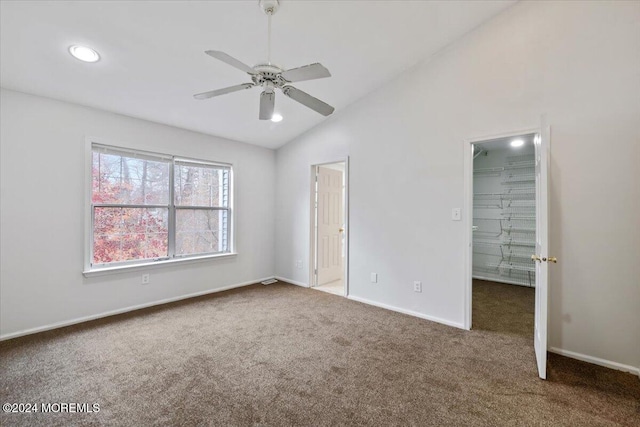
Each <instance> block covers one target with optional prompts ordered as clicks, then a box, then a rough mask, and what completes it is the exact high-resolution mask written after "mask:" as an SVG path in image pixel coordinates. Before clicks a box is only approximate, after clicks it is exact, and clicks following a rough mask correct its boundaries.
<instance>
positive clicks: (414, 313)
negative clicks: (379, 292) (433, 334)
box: [347, 295, 464, 329]
mask: <svg viewBox="0 0 640 427" xmlns="http://www.w3.org/2000/svg"><path fill="white" fill-rule="evenodd" d="M347 298H349V299H352V300H354V301H358V302H361V303H364V304H368V305H373V306H376V307H380V308H384V309H387V310H391V311H397V312H398V313H402V314H408V315H409V316H414V317H419V318H421V319H425V320H430V321H432V322H436V323H442V324H443V325H447V326H453V327H454V328H459V329H464V325H463V324H462V323H457V322H452V321H450V320H445V319H441V318H439V317H435V316H429V315H427V314H422V313H418V312H417V311H412V310H406V309H404V308H399V307H394V306H392V305H387V304H383V303H380V302H376V301H371V300H368V299H366V298H360V297H356V296H353V295H348V296H347Z"/></svg>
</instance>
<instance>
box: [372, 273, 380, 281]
mask: <svg viewBox="0 0 640 427" xmlns="http://www.w3.org/2000/svg"><path fill="white" fill-rule="evenodd" d="M371 283H378V273H371Z"/></svg>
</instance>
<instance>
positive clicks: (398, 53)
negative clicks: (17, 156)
mask: <svg viewBox="0 0 640 427" xmlns="http://www.w3.org/2000/svg"><path fill="white" fill-rule="evenodd" d="M513 3H514V2H513V1H361V0H356V1H325V0H322V1H302V0H296V1H294V0H281V7H280V10H279V11H278V13H277V14H276V15H274V17H273V21H272V26H273V29H272V31H273V36H272V55H271V56H272V62H274V63H276V64H279V65H281V66H282V67H283V68H294V67H298V66H302V65H305V64H309V63H313V62H320V63H322V64H323V65H324V66H325V67H327V68H328V69H329V70H330V71H331V74H332V77H330V78H325V79H321V80H314V81H306V82H299V83H296V86H297V87H298V88H299V89H301V90H304V91H306V92H308V93H309V94H311V95H313V96H315V97H317V98H320V99H321V100H323V101H325V102H327V103H329V104H331V105H333V106H334V107H336V112H335V113H334V114H340V110H341V109H342V108H344V107H346V106H347V105H349V104H351V103H353V102H354V101H356V100H357V99H359V98H361V97H362V96H364V95H365V94H367V93H368V92H370V91H372V90H374V89H376V88H377V87H379V86H381V85H382V84H384V83H385V82H386V81H388V80H389V79H391V78H393V77H394V76H396V75H397V74H399V73H400V72H402V71H403V70H405V69H407V68H408V67H410V66H412V65H413V64H416V63H417V62H419V61H421V60H423V59H425V58H427V57H428V56H430V55H432V54H434V53H435V52H437V51H438V50H440V49H442V48H443V47H444V46H446V45H448V44H449V43H451V42H452V41H454V40H456V39H458V38H460V37H461V36H463V35H464V34H465V33H467V32H469V31H470V30H472V29H473V28H475V27H476V26H478V25H480V24H481V23H482V22H484V21H486V20H488V19H490V18H491V17H493V16H494V15H496V14H498V13H499V12H501V11H502V10H504V9H505V8H507V7H508V6H510V5H511V4H513ZM0 12H1V13H0V16H1V21H0V40H1V45H0V49H1V50H0V72H1V78H2V80H1V84H2V86H3V87H5V88H8V89H13V90H18V91H22V92H27V93H32V94H36V95H42V96H46V97H51V98H55V99H60V100H64V101H69V102H74V103H77V104H81V105H86V106H91V107H96V108H100V109H103V110H107V111H112V112H115V113H120V114H125V115H128V116H133V117H138V118H142V119H147V120H151V121H154V122H159V123H164V124H169V125H173V126H178V127H181V128H185V129H190V130H194V131H198V132H202V133H206V134H210V135H216V136H221V137H225V138H229V139H232V140H237V141H243V142H248V143H251V144H257V145H261V146H265V147H269V148H277V147H279V146H281V145H283V144H284V143H286V142H288V141H290V140H291V139H293V138H295V137H296V136H298V135H300V134H301V133H303V132H305V131H307V130H308V129H310V128H312V127H313V126H316V125H317V124H319V123H320V122H322V121H323V120H326V118H325V117H323V116H321V115H319V114H318V113H316V112H314V111H312V110H309V109H307V108H306V107H304V106H302V105H300V104H298V103H296V102H295V101H293V100H291V99H289V98H287V97H285V96H283V95H282V93H280V92H278V93H277V94H276V112H278V113H280V114H282V116H284V120H283V121H281V122H279V123H272V122H270V121H260V120H258V105H259V96H260V90H259V89H256V88H253V89H250V90H245V91H241V92H236V93H232V94H228V95H224V96H221V97H217V98H213V99H209V100H205V101H197V100H194V99H193V96H192V95H193V94H195V93H199V92H204V91H208V90H212V89H217V88H222V87H226V86H231V85H235V84H239V83H243V82H247V81H249V79H248V76H247V75H246V74H244V73H243V72H241V71H239V70H237V69H235V68H232V67H230V66H228V65H226V64H224V63H221V62H219V61H217V60H215V59H213V58H211V57H209V56H207V55H205V54H204V53H203V52H204V51H205V50H209V49H213V50H221V51H224V52H226V53H228V54H230V55H232V56H234V57H236V58H238V59H239V60H241V61H243V62H245V63H247V64H249V65H254V64H256V63H259V62H263V61H264V60H265V59H266V45H267V40H266V34H267V18H266V15H265V14H264V13H263V12H262V10H261V9H260V8H259V7H258V1H257V0H251V1H238V0H234V1H209V2H205V1H193V2H186V1H72V2H65V1H50V2H44V1H42V2H20V1H15V2H5V1H3V2H2V3H1V10H0ZM73 44H84V45H88V46H90V47H92V48H94V49H96V50H97V51H98V52H99V53H100V55H101V60H100V61H99V62H96V63H93V64H86V63H82V62H80V61H78V60H76V59H74V58H72V57H71V56H70V55H69V53H68V51H67V49H68V47H69V46H70V45H73Z"/></svg>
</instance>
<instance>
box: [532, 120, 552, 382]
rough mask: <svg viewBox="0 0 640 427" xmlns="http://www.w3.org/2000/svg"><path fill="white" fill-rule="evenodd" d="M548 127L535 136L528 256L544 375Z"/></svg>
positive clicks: (539, 359)
mask: <svg viewBox="0 0 640 427" xmlns="http://www.w3.org/2000/svg"><path fill="white" fill-rule="evenodd" d="M550 136H551V132H550V128H549V127H548V126H547V125H546V123H544V121H543V123H542V127H541V132H540V134H539V135H537V136H536V138H535V150H536V152H535V156H536V162H535V174H536V253H535V254H533V255H532V256H531V258H532V259H533V260H534V261H535V265H536V275H535V277H536V285H535V286H536V308H535V320H534V322H535V329H534V337H533V341H534V348H535V352H536V361H537V363H538V375H539V376H540V378H542V379H546V378H547V324H548V322H547V305H548V295H549V292H548V288H549V263H550V262H556V259H555V258H553V257H549V228H548V220H549V191H548V188H549V143H550V141H549V140H550Z"/></svg>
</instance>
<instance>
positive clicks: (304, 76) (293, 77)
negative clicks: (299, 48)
mask: <svg viewBox="0 0 640 427" xmlns="http://www.w3.org/2000/svg"><path fill="white" fill-rule="evenodd" d="M282 77H284V78H285V80H287V81H290V82H301V81H303V80H314V79H323V78H325V77H331V73H330V72H329V70H327V69H326V68H324V66H323V65H322V64H319V63H315V64H309V65H305V66H304V67H299V68H292V69H290V70H286V71H283V72H282Z"/></svg>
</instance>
